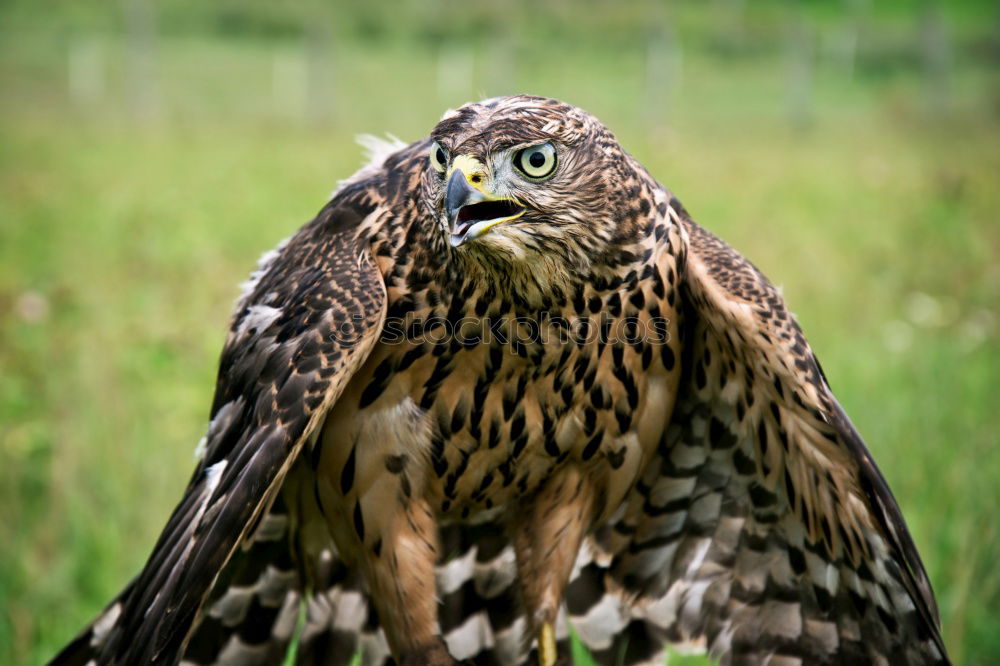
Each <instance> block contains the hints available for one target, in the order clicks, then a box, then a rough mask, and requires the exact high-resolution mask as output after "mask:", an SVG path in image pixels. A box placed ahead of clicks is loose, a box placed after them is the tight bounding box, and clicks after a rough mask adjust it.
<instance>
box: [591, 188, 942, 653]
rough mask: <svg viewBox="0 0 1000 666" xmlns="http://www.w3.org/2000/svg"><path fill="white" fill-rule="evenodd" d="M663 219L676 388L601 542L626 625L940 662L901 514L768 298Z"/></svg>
mask: <svg viewBox="0 0 1000 666" xmlns="http://www.w3.org/2000/svg"><path fill="white" fill-rule="evenodd" d="M669 212H670V214H671V215H672V217H673V221H674V223H675V224H677V225H679V226H680V227H681V228H682V232H683V235H684V237H685V239H686V250H685V254H684V256H683V260H682V261H681V267H682V268H681V296H682V299H681V300H682V302H683V303H684V306H683V308H682V310H681V312H680V313H679V314H680V316H681V321H680V330H681V337H682V339H681V344H682V346H683V358H684V362H685V366H684V368H685V370H684V378H683V379H682V383H681V386H682V388H681V394H680V395H679V397H678V402H677V405H676V407H675V412H674V415H673V417H672V419H671V426H670V428H669V430H668V431H667V432H666V433H665V434H664V437H663V440H662V443H661V446H660V448H659V451H658V454H657V457H656V459H655V460H653V462H652V463H651V465H650V466H649V468H648V470H647V473H646V475H645V476H644V478H643V479H642V481H641V482H640V483H639V484H638V485H637V487H636V489H635V491H634V492H633V495H632V497H631V498H630V499H629V502H628V505H627V509H626V511H625V513H624V516H623V517H622V518H621V520H620V521H618V522H617V523H616V524H615V525H613V529H612V530H610V531H609V532H608V533H607V534H605V535H604V538H603V539H599V541H600V546H601V547H603V548H605V549H607V550H609V551H611V552H612V553H613V554H614V557H613V560H612V562H611V565H610V568H611V572H612V575H613V579H614V581H615V583H616V584H617V585H618V586H620V591H621V592H623V593H625V594H626V595H631V596H634V597H637V600H636V601H635V603H634V604H633V606H632V612H633V615H634V616H635V617H636V618H637V619H641V620H643V621H644V622H645V624H644V625H643V630H644V631H648V630H649V627H650V625H652V626H655V627H658V628H659V630H660V635H662V636H663V637H665V638H667V639H669V640H671V641H673V642H675V643H678V644H684V645H688V646H691V645H695V646H700V648H701V649H703V650H705V651H707V652H708V653H709V654H710V655H712V656H713V657H715V658H718V659H720V661H721V662H722V663H723V664H736V663H739V664H764V663H784V662H785V661H786V660H787V661H788V662H789V663H810V664H813V663H816V664H826V663H859V662H860V663H892V664H926V663H947V654H946V651H945V648H944V645H943V642H942V640H941V636H940V630H939V624H938V616H937V608H936V606H935V603H934V597H933V593H932V592H931V588H930V584H929V582H928V579H927V575H926V573H925V572H924V569H923V565H922V564H921V562H920V558H919V556H918V555H917V551H916V548H915V547H914V545H913V541H912V539H911V538H910V535H909V533H908V531H907V529H906V525H905V523H904V522H903V518H902V515H901V513H900V511H899V508H898V506H897V505H896V502H895V500H894V498H893V497H892V494H891V493H890V492H889V489H888V486H887V485H886V483H885V480H884V479H883V477H882V475H881V473H880V472H879V470H878V468H877V467H876V466H875V463H874V461H873V460H872V458H871V455H870V454H869V452H868V450H867V449H866V448H865V445H864V443H863V442H862V440H861V438H860V437H859V436H858V434H857V432H856V430H855V429H854V427H853V425H851V423H850V421H849V420H848V418H847V416H846V415H845V414H844V412H843V410H842V409H841V408H840V406H839V405H838V404H837V402H836V400H835V398H834V397H833V394H832V392H831V391H830V389H829V386H828V385H827V382H826V379H825V377H824V376H823V373H822V371H821V370H820V367H819V364H818V362H817V361H816V359H815V357H814V355H813V354H812V351H811V350H810V349H809V346H808V343H807V342H806V340H805V338H804V336H803V335H802V332H801V330H800V329H799V327H798V325H797V324H796V322H795V321H794V319H793V318H792V316H791V315H790V314H789V313H788V311H787V310H786V308H785V305H784V303H783V301H782V299H781V297H780V295H779V294H778V292H777V290H776V289H775V288H774V287H773V286H772V285H771V284H770V283H769V282H768V281H767V279H766V278H764V276H763V275H761V274H760V272H758V271H757V269H756V268H755V267H754V266H753V265H752V264H750V262H748V261H747V260H746V259H744V258H743V257H742V256H740V255H739V254H738V253H736V252H735V251H734V250H732V249H731V248H730V247H729V246H727V245H726V244H725V243H723V242H722V241H721V240H719V239H718V238H716V237H715V236H713V235H712V234H710V233H709V232H707V231H705V230H704V229H702V228H701V227H699V226H698V225H696V224H695V223H694V222H692V221H691V220H690V218H689V217H688V216H687V214H686V213H685V212H684V211H683V208H682V207H680V205H679V202H677V201H676V199H674V200H673V201H672V202H671V209H670V210H669ZM612 591H613V590H612Z"/></svg>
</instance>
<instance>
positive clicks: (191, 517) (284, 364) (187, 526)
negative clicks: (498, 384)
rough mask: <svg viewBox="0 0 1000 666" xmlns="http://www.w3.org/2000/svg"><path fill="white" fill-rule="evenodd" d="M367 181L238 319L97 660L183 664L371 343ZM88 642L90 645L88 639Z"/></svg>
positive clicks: (379, 307) (270, 263) (265, 268)
mask: <svg viewBox="0 0 1000 666" xmlns="http://www.w3.org/2000/svg"><path fill="white" fill-rule="evenodd" d="M370 185H371V183H370V182H367V181H361V182H357V183H352V184H351V185H349V186H347V187H344V188H342V189H341V190H340V191H339V192H338V194H337V196H336V197H334V199H332V200H331V201H330V203H329V204H327V206H326V207H324V209H323V210H322V211H320V213H319V215H318V216H317V217H316V218H315V219H314V220H313V221H312V222H311V223H309V224H308V225H306V226H305V227H303V228H302V229H301V230H300V231H299V232H298V233H297V234H296V235H295V236H293V237H292V238H291V239H289V240H288V241H287V242H285V243H284V244H283V245H281V246H279V249H278V251H277V253H276V254H273V255H271V256H269V257H267V259H266V261H265V262H264V264H263V265H262V266H261V268H260V269H259V270H258V272H257V273H255V274H254V276H253V277H252V279H251V282H250V283H249V284H248V286H247V288H246V291H245V293H244V296H243V297H242V298H241V300H240V302H239V304H238V309H237V311H236V313H235V315H234V317H233V320H232V323H231V327H230V331H229V335H228V338H227V341H226V345H225V347H224V349H223V352H222V356H221V359H220V367H219V375H218V381H217V386H216V392H215V399H214V402H213V406H212V423H211V425H210V427H209V430H208V434H207V435H206V438H205V440H204V441H203V443H202V445H201V446H200V449H201V450H203V451H204V456H203V458H202V460H201V461H200V463H199V465H198V467H197V469H196V470H195V472H194V475H193V476H192V478H191V481H190V483H189V484H188V488H187V490H186V492H185V495H184V497H183V498H182V500H181V501H180V503H179V504H178V505H177V508H176V509H175V510H174V512H173V515H172V516H171V518H170V520H169V522H168V524H167V526H166V528H165V529H164V531H163V533H162V534H161V536H160V539H159V540H158V542H157V544H156V546H155V547H154V549H153V553H152V554H151V556H150V558H149V560H148V561H147V564H146V566H145V567H144V569H143V570H142V572H141V573H140V574H139V576H138V577H137V578H136V579H135V581H133V583H132V585H130V587H129V588H128V589H127V590H126V592H125V593H123V595H122V596H121V597H119V599H118V600H116V601H115V602H113V603H112V605H111V606H109V609H116V612H117V617H116V621H115V622H114V623H113V626H111V627H110V629H108V630H107V631H106V632H105V635H104V636H102V637H101V640H99V641H97V640H95V635H94V631H93V627H92V628H91V629H90V630H89V631H88V632H84V634H82V635H81V638H80V639H78V640H77V641H75V642H74V644H72V645H71V646H70V647H69V648H67V651H65V652H64V653H63V654H61V655H60V656H58V657H56V659H55V660H54V661H55V663H60V661H61V660H65V661H67V662H68V661H70V660H71V659H72V658H76V657H75V656H74V654H73V653H72V652H71V651H70V648H72V647H73V646H74V645H75V646H77V648H79V647H80V646H81V645H84V643H86V642H88V641H89V645H90V648H89V649H90V650H91V651H92V652H93V654H94V656H95V657H96V658H97V661H98V662H100V663H175V662H176V661H177V660H178V659H179V658H180V657H181V655H182V654H183V652H184V649H185V647H186V645H187V642H188V641H189V640H190V638H191V634H192V630H193V628H194V627H195V626H196V625H197V620H198V618H199V617H200V615H201V613H202V612H203V610H204V609H203V607H204V606H205V604H206V600H207V599H208V595H209V592H210V591H211V590H212V588H213V584H214V582H215V581H216V579H217V577H218V576H219V574H220V572H221V571H223V569H224V568H225V565H226V563H227V562H228V561H229V560H230V558H231V557H232V556H233V554H234V553H235V552H236V551H237V548H239V547H240V545H241V544H242V543H243V542H244V541H245V540H246V539H247V537H248V535H250V534H251V532H252V531H253V529H254V528H255V527H256V525H257V524H258V521H259V520H260V519H261V518H262V517H263V516H264V515H265V514H266V513H267V511H268V509H269V507H270V505H271V503H272V502H273V501H274V500H275V497H276V495H277V491H278V489H279V488H280V486H281V483H282V480H283V478H284V476H285V474H286V473H287V472H288V470H289V468H290V466H291V465H292V464H293V463H294V461H295V460H296V458H297V457H298V455H299V454H300V452H301V451H302V449H303V448H304V447H308V446H310V445H311V438H313V436H314V435H315V432H316V429H317V426H318V424H319V423H320V422H321V419H322V418H323V415H324V414H325V412H326V410H327V409H328V408H329V406H330V405H331V404H333V403H334V402H335V401H336V399H337V397H338V396H339V395H340V393H341V391H342V390H343V388H344V386H345V385H346V384H347V382H348V381H349V380H350V378H351V376H352V375H353V373H354V372H355V371H356V370H357V368H358V367H360V365H361V364H362V363H363V362H364V360H365V358H366V357H367V356H368V354H369V352H370V350H371V349H372V347H373V346H374V344H375V342H376V340H377V338H378V335H379V332H380V331H381V327H382V323H383V321H384V317H385V308H386V292H385V285H384V283H383V280H382V277H381V274H380V273H379V271H378V269H377V267H376V265H375V263H374V261H373V258H372V257H371V254H370V251H369V249H368V243H367V241H368V237H369V234H370V231H371V228H372V226H373V225H374V224H375V223H376V222H377V221H378V220H379V218H380V216H383V215H386V214H387V213H386V209H385V208H384V207H380V206H379V205H378V201H377V199H376V196H375V195H374V194H373V193H372V192H371V191H370V189H369V186H370ZM88 636H89V638H88Z"/></svg>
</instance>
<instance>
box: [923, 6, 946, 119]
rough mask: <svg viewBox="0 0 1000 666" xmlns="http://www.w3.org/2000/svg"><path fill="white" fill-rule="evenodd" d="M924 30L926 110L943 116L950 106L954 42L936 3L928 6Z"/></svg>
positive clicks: (924, 17)
mask: <svg viewBox="0 0 1000 666" xmlns="http://www.w3.org/2000/svg"><path fill="white" fill-rule="evenodd" d="M921 28H922V29H921V34H920V52H921V54H922V56H923V61H924V81H925V85H924V89H925V90H926V96H927V108H928V111H929V112H930V113H931V114H932V115H944V114H946V113H947V112H948V111H949V109H950V107H951V40H950V39H949V35H948V26H947V24H946V23H945V18H944V15H943V14H942V12H941V8H940V7H939V6H938V3H937V2H933V1H931V2H928V3H927V5H926V7H925V9H924V14H923V20H922V26H921Z"/></svg>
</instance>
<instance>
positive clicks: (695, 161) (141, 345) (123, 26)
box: [0, 0, 1000, 664]
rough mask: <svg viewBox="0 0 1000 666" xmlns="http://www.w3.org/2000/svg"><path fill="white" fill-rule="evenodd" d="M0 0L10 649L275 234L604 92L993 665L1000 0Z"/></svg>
mask: <svg viewBox="0 0 1000 666" xmlns="http://www.w3.org/2000/svg"><path fill="white" fill-rule="evenodd" d="M42 7H43V4H42V3H33V2H14V1H10V0H8V2H5V3H3V4H0V83H2V86H3V94H2V96H0V663H5V664H7V663H13V664H35V663H41V662H44V661H45V660H46V658H48V657H50V656H51V655H52V654H53V653H54V651H55V650H57V649H58V648H59V647H60V646H61V645H62V644H63V643H64V642H65V641H66V640H67V639H69V638H70V637H71V636H72V635H74V634H75V632H76V631H77V630H78V629H79V628H80V627H81V626H82V625H83V624H84V623H85V622H86V621H87V620H89V619H90V618H91V616H92V615H93V614H94V613H95V612H97V610H98V609H99V608H101V607H102V606H103V604H104V603H105V602H106V601H108V600H109V599H110V598H111V597H112V596H113V594H114V593H116V592H117V591H118V590H119V589H120V587H121V586H122V585H124V584H125V583H126V582H127V580H128V579H129V578H130V577H131V576H132V575H134V574H135V573H136V572H137V571H138V569H139V567H140V566H141V565H142V563H143V561H144V560H145V558H146V557H147V555H148V553H149V549H150V548H151V547H152V544H153V542H154V540H155V538H156V536H157V534H158V533H159V531H160V529H161V527H162V526H163V523H164V522H165V520H166V518H167V516H168V514H169V512H170V510H171V508H172V507H173V505H174V503H175V502H176V501H177V499H178V498H179V497H180V493H181V491H182V489H183V487H184V485H185V483H186V481H187V478H188V475H189V474H190V470H191V468H192V464H193V455H192V452H193V448H194V445H195V443H196V442H197V441H198V439H199V438H200V437H201V435H202V431H203V430H204V427H205V422H206V417H207V410H208V406H209V402H210V399H211V391H212V386H213V382H214V373H215V363H216V359H217V354H218V352H219V348H220V346H221V344H222V340H223V337H224V331H225V327H226V324H227V319H228V316H229V312H230V308H231V307H232V304H233V301H234V299H235V297H236V295H237V293H238V289H237V285H238V284H239V283H240V282H241V281H242V280H243V279H245V277H246V276H247V274H248V272H249V270H250V269H251V268H252V267H253V265H254V263H255V261H256V258H257V256H258V255H259V254H260V253H261V252H263V251H264V250H266V249H268V248H270V247H272V246H273V245H274V244H275V243H276V242H277V241H278V240H280V239H281V238H284V237H285V236H287V235H288V234H289V233H291V232H292V231H293V230H295V229H296V228H297V227H298V226H300V225H301V224H303V223H304V222H305V221H307V220H308V219H309V218H310V217H311V216H312V215H313V214H314V213H315V212H316V211H317V210H318V209H319V208H320V206H321V205H322V204H323V203H324V201H325V198H326V197H327V196H328V193H329V192H330V190H331V189H332V187H333V186H334V184H335V183H336V181H337V180H338V179H340V178H344V177H346V176H347V175H349V174H350V173H351V172H352V171H353V170H354V169H355V168H356V167H357V166H358V165H359V164H360V160H361V151H360V149H359V148H357V147H356V146H355V145H354V143H353V137H354V135H356V134H359V133H381V132H385V131H388V132H392V133H393V134H395V135H397V136H399V137H401V138H403V139H406V140H412V139H416V138H418V137H420V136H423V135H425V134H426V133H427V131H428V130H429V129H430V128H431V127H432V126H433V125H434V123H435V122H436V120H437V118H438V117H439V116H440V115H441V113H442V112H443V111H444V109H446V108H448V107H449V106H454V105H457V104H460V103H462V102H463V101H467V100H469V99H474V98H477V97H482V96H488V95H495V94H505V93H513V92H529V93H535V94H543V95H547V96H555V97H560V98H563V99H565V100H567V101H570V102H573V103H575V104H578V105H580V106H583V107H584V108H587V109H588V110H590V111H592V112H594V113H595V114H596V115H598V117H600V118H601V119H602V120H604V121H605V123H606V124H607V125H609V126H610V127H611V128H612V129H613V130H614V131H615V132H616V134H617V135H618V137H619V139H620V140H621V142H622V143H623V144H624V146H625V147H626V148H627V149H629V150H630V151H631V152H632V153H634V154H635V155H636V156H637V157H638V158H639V160H640V161H641V162H643V163H644V164H645V165H646V166H647V167H648V168H649V169H650V170H651V171H652V172H653V174H654V175H656V176H657V177H658V178H659V179H660V180H661V181H662V182H663V183H665V184H666V185H668V186H669V187H670V188H672V189H673V191H674V192H675V193H676V194H677V195H678V197H679V198H680V199H681V200H682V201H683V202H684V203H685V205H686V207H687V208H688V210H689V211H691V213H692V215H693V216H694V217H695V218H696V219H697V220H699V221H700V222H701V223H702V224H704V225H705V226H707V227H708V228H710V229H712V230H714V231H715V232H716V233H718V234H719V235H721V236H722V237H724V238H725V239H727V240H728V241H729V242H730V243H731V244H733V245H734V246H735V247H737V248H738V249H740V250H741V251H742V252H744V253H745V254H746V255H747V256H749V257H750V258H752V259H753V260H754V261H755V262H756V263H757V265H758V266H760V267H761V268H762V270H764V272H765V273H767V274H768V275H769V276H770V277H771V278H772V279H773V280H774V281H775V282H776V283H778V284H780V285H782V286H783V288H784V293H785V296H786V297H787V299H788V301H789V302H790V304H791V307H792V309H793V311H794V312H795V313H796V314H797V316H798V318H799V320H800V322H801V323H802V325H803V327H804V329H805V331H806V333H807V335H808V336H809V339H810V340H811V342H812V344H813V346H814V348H815V350H816V351H817V353H818V355H819V357H820V359H821V360H822V362H823V365H824V368H825V370H826V374H827V376H828V377H829V379H830V381H831V383H832V385H833V388H834V390H835V392H836V393H837V395H838V397H839V399H840V401H841V402H842V403H843V405H844V407H845V409H846V410H847V412H848V413H849V414H850V415H851V417H852V418H853V420H854V421H855V423H856V425H857V426H858V429H859V431H860V432H861V434H862V435H863V436H864V437H865V439H866V441H867V442H868V445H869V447H870V448H871V450H872V452H873V454H874V456H875V459H876V461H877V462H878V463H879V465H880V466H881V468H882V470H883V472H884V474H885V476H886V477H887V479H888V481H889V483H890V486H891V487H892V489H893V491H894V493H895V495H896V497H897V499H898V500H899V503H900V505H901V507H902V510H903V513H904V515H905V516H906V518H907V521H908V524H909V526H910V529H911V531H912V532H913V535H914V538H915V540H916V543H917V545H918V547H919V549H920V552H921V554H922V556H923V559H924V563H925V564H926V566H927V569H928V572H929V574H930V577H931V580H932V582H933V584H934V587H935V590H936V592H937V596H938V601H939V603H940V606H941V614H942V621H943V625H944V636H945V641H946V643H947V645H948V646H949V649H950V651H951V654H952V657H953V659H954V660H955V663H963V664H991V663H997V662H1000V567H998V566H997V558H998V556H1000V450H998V446H997V444H998V435H997V433H998V432H1000V410H998V406H1000V399H998V397H997V391H998V382H1000V354H998V351H1000V346H998V341H1000V224H998V222H1000V221H998V219H997V218H998V213H1000V78H998V65H1000V38H998V34H1000V30H998V29H1000V12H998V8H997V7H996V5H995V4H994V3H987V2H983V3H975V2H965V3H941V4H940V5H939V6H938V5H934V4H932V3H915V4H913V5H908V4H904V3H886V2H871V3H866V2H829V3H819V2H812V3H778V2H761V3H741V2H727V1H725V0H720V1H717V2H714V3H695V2H682V3H677V2H674V3H670V4H669V5H662V4H656V3H640V4H632V3H610V2H596V3H595V2H591V3H570V2H548V3H532V4H527V3H523V4H522V3H511V4H509V5H500V4H493V5H486V4H483V5H474V6H473V5H471V3H455V2H449V3H430V4H424V3H416V2H411V3H404V4H402V5H400V6H398V7H395V8H392V7H389V6H388V5H379V6H378V7H374V6H373V7H370V8H367V9H362V8H360V6H355V5H344V6H328V5H319V4H310V3H289V2H280V3H265V2H256V1H254V2H246V3H239V4H237V3H235V2H220V3H196V2H193V1H189V2H185V1H180V0H174V1H173V2H164V3H161V4H157V5H156V6H155V7H153V6H150V5H145V4H143V3H141V2H138V1H137V0H132V1H130V2H126V3H122V4H118V3H113V4H112V5H111V6H109V7H105V6H104V5H103V4H99V3H97V2H90V1H84V2H76V3H51V4H48V3H46V5H44V8H42Z"/></svg>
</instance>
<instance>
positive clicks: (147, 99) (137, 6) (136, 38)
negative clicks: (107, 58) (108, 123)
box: [125, 0, 159, 122]
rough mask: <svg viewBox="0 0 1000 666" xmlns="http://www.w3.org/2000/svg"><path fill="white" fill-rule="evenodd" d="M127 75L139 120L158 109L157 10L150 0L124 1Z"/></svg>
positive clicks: (144, 119)
mask: <svg viewBox="0 0 1000 666" xmlns="http://www.w3.org/2000/svg"><path fill="white" fill-rule="evenodd" d="M125 43H126V49H125V72H126V74H125V76H126V85H127V89H128V100H129V107H130V109H131V111H132V113H133V114H134V115H135V117H136V118H138V119H139V120H140V121H143V122H146V121H149V120H152V119H153V118H154V116H156V115H157V113H158V111H159V108H158V107H159V99H158V96H157V86H156V71H155V70H156V66H155V57H156V56H155V51H156V14H155V13H154V11H153V5H152V4H151V3H150V2H149V0H126V2H125Z"/></svg>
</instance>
